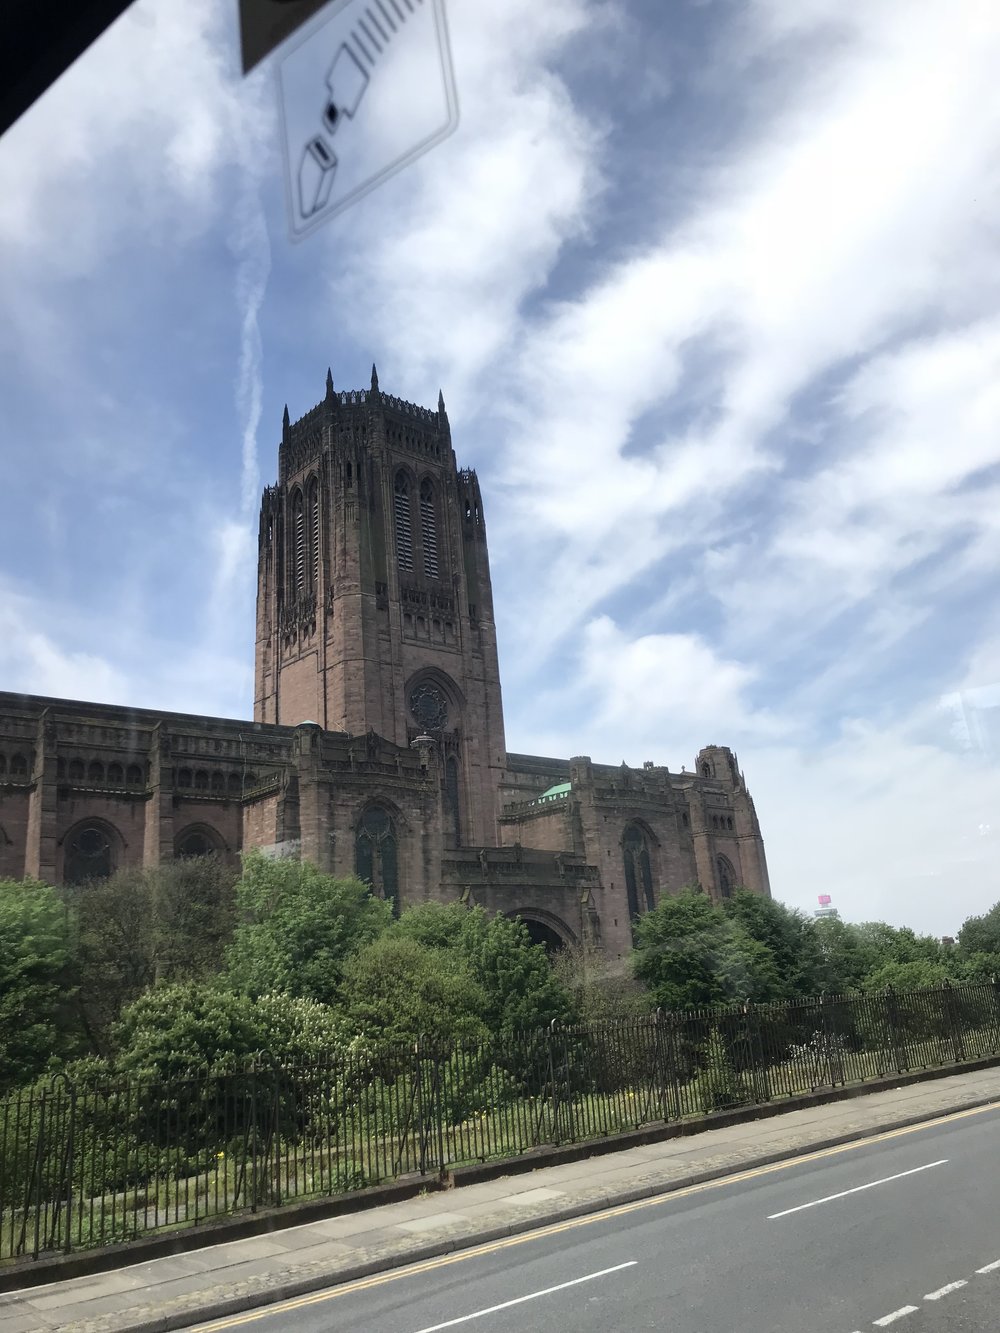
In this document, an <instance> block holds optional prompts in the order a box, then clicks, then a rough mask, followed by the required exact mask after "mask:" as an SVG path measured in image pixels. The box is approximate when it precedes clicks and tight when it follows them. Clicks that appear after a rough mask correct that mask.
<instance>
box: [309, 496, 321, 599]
mask: <svg viewBox="0 0 1000 1333" xmlns="http://www.w3.org/2000/svg"><path fill="white" fill-rule="evenodd" d="M318 582H319V482H318V481H317V480H316V478H315V477H314V478H313V479H312V481H311V482H310V484H309V587H310V589H311V590H312V591H313V592H315V591H316V586H317V584H318Z"/></svg>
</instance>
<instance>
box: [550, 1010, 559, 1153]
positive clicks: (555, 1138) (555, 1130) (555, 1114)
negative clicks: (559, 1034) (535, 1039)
mask: <svg viewBox="0 0 1000 1333" xmlns="http://www.w3.org/2000/svg"><path fill="white" fill-rule="evenodd" d="M557 1022H558V1020H557V1019H555V1018H553V1020H552V1022H551V1023H550V1024H549V1028H548V1048H549V1086H550V1088H551V1099H552V1142H553V1143H558V1142H559V1101H558V1097H557V1094H556V1066H555V1058H554V1056H553V1053H552V1045H553V1041H554V1039H555V1035H556V1023H557Z"/></svg>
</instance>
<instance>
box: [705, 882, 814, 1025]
mask: <svg viewBox="0 0 1000 1333" xmlns="http://www.w3.org/2000/svg"><path fill="white" fill-rule="evenodd" d="M722 910H723V912H724V914H725V915H726V916H727V917H728V918H729V919H730V920H731V921H735V922H736V923H737V924H738V925H739V926H741V927H742V928H743V930H744V931H745V932H746V934H747V935H748V936H749V937H750V939H752V940H756V941H757V943H758V944H761V945H763V946H764V948H765V949H767V950H768V951H769V953H770V955H771V957H772V959H773V960H774V966H775V968H776V970H777V974H778V977H779V983H778V984H779V994H778V995H777V996H776V997H775V998H779V999H783V1000H793V999H796V998H800V997H805V996H810V995H819V994H820V993H821V992H822V991H824V990H833V989H836V988H837V983H838V980H839V978H838V977H837V975H836V973H835V971H834V969H833V968H831V967H830V966H829V964H828V962H827V960H826V958H825V957H824V954H823V947H822V943H821V941H820V938H819V935H818V934H817V931H816V925H815V923H814V922H813V921H811V920H810V919H809V918H808V917H807V916H805V914H804V913H802V912H799V911H796V910H795V909H794V908H791V907H786V906H785V905H784V904H783V903H779V902H775V900H774V899H773V898H765V897H763V896H762V895H761V894H759V893H749V892H747V891H746V890H744V889H741V890H740V891H739V892H737V893H735V894H734V895H733V896H732V898H729V899H727V900H726V901H725V902H724V903H723V904H722Z"/></svg>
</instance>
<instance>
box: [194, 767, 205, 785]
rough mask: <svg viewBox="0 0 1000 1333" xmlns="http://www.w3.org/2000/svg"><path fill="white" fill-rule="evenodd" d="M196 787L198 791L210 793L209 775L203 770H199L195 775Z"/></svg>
mask: <svg viewBox="0 0 1000 1333" xmlns="http://www.w3.org/2000/svg"><path fill="white" fill-rule="evenodd" d="M194 785H195V788H196V789H197V790H198V791H208V774H207V773H206V772H205V770H204V769H203V768H199V769H198V771H197V773H195V775H194Z"/></svg>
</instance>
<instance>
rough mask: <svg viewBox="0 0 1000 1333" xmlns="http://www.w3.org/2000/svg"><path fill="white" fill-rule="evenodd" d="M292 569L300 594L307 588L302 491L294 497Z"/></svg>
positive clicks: (296, 589) (304, 518) (304, 515)
mask: <svg viewBox="0 0 1000 1333" xmlns="http://www.w3.org/2000/svg"><path fill="white" fill-rule="evenodd" d="M292 568H293V570H294V577H295V591H296V592H297V593H300V592H302V591H304V589H305V586H306V514H305V506H304V505H303V503H302V492H301V491H296V492H295V495H294V496H293V497H292Z"/></svg>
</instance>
